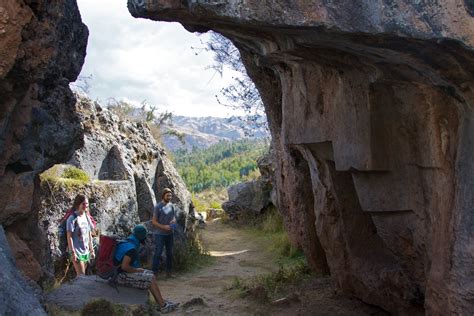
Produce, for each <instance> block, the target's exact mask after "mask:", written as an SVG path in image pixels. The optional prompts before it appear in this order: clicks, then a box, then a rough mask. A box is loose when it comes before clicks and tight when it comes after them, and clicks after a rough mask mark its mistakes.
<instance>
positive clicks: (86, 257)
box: [69, 253, 91, 263]
mask: <svg viewBox="0 0 474 316" xmlns="http://www.w3.org/2000/svg"><path fill="white" fill-rule="evenodd" d="M69 258H71V259H72V254H71V253H69ZM76 258H77V261H79V262H85V263H88V262H89V261H91V254H90V253H86V254H85V255H80V254H77V253H76Z"/></svg>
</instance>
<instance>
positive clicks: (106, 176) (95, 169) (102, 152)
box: [19, 96, 194, 276]
mask: <svg viewBox="0 0 474 316" xmlns="http://www.w3.org/2000/svg"><path fill="white" fill-rule="evenodd" d="M77 99H78V101H77V103H76V109H75V110H76V112H77V113H78V114H79V117H80V125H81V128H82V129H83V130H84V132H83V144H84V146H83V147H82V148H80V149H78V150H76V151H75V152H74V153H73V155H72V158H71V159H70V160H69V161H68V165H55V166H53V167H52V168H50V169H49V170H47V171H46V172H44V173H43V174H42V175H41V177H40V178H41V183H40V187H41V191H40V192H41V194H40V198H39V200H40V203H39V206H38V209H39V214H38V228H39V230H40V232H41V233H40V234H39V236H37V238H36V240H37V243H39V244H42V245H43V246H42V247H40V248H41V249H42V252H41V256H40V257H39V258H40V261H41V263H42V265H43V272H46V274H47V276H51V275H53V273H55V274H58V272H61V273H62V272H63V271H62V270H64V267H63V266H61V265H59V263H61V261H62V260H61V258H62V257H64V255H65V254H64V251H65V250H66V244H65V242H64V238H60V237H61V236H60V234H59V227H58V226H59V225H58V223H59V222H60V220H61V218H62V217H63V216H64V214H65V212H66V211H67V210H68V209H69V208H70V207H71V206H72V202H73V200H74V197H75V195H77V194H79V193H82V194H85V195H86V196H87V197H88V198H89V208H90V211H91V214H92V215H93V217H94V218H95V219H96V220H97V228H98V229H99V230H100V232H101V233H102V234H105V235H112V234H113V235H118V236H120V237H122V238H125V237H127V236H128V235H129V234H130V232H131V230H132V229H133V227H134V226H135V225H136V224H138V223H140V222H149V220H150V219H151V217H152V212H153V206H154V205H155V204H156V198H155V197H156V196H157V197H160V196H161V191H162V190H163V188H165V187H169V188H171V189H172V190H173V193H174V194H173V202H174V203H175V204H176V205H177V206H178V223H179V226H180V231H181V232H182V231H190V232H191V231H192V229H193V222H192V221H191V220H190V218H189V217H188V216H187V215H188V213H189V205H190V203H191V195H190V193H189V192H188V190H187V189H186V186H185V184H184V183H183V181H182V179H181V177H180V176H179V175H178V173H177V171H176V170H175V169H174V166H173V165H172V163H171V161H170V160H169V159H168V158H167V156H166V153H165V151H164V149H163V148H162V147H161V145H160V144H158V143H157V142H156V140H155V139H154V138H153V136H152V135H151V132H150V129H149V128H148V126H147V125H146V124H145V123H143V122H131V121H128V120H126V119H122V118H119V117H118V116H117V115H116V114H114V113H113V112H112V111H109V110H107V109H104V108H102V107H101V106H100V105H99V104H98V103H97V102H93V101H91V100H89V99H88V98H86V97H82V96H77ZM71 166H74V167H77V168H80V169H82V170H84V171H85V173H87V174H88V175H89V176H90V179H91V181H89V182H86V183H81V182H77V181H76V182H74V181H73V182H71V181H69V182H68V180H65V179H62V178H61V176H62V174H63V172H64V170H66V169H67V168H68V167H71ZM147 225H149V226H150V224H149V223H147ZM186 237H187V236H186V235H184V234H183V238H181V239H180V240H178V242H177V246H178V247H180V246H184V245H180V242H181V244H185V243H186ZM191 237H194V236H191ZM149 239H150V243H149V246H150V247H149V248H150V251H151V252H152V249H153V248H154V240H153V238H149ZM150 257H151V256H150ZM23 261H24V259H20V260H19V262H23ZM22 265H23V266H24V265H25V264H22ZM20 266H21V265H20ZM55 270H56V271H55Z"/></svg>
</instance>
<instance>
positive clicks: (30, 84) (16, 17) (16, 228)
mask: <svg viewBox="0 0 474 316" xmlns="http://www.w3.org/2000/svg"><path fill="white" fill-rule="evenodd" d="M87 36H88V31H87V28H86V26H85V25H84V24H83V23H82V22H81V18H80V15H79V11H78V9H77V4H76V1H75V0H65V1H43V0H35V1H32V0H3V1H1V2H0V224H2V225H4V227H5V230H6V231H7V237H8V240H9V242H10V243H11V246H12V252H13V254H14V256H15V258H16V259H17V261H18V260H20V259H21V260H23V261H22V262H21V263H19V265H20V267H22V269H23V270H24V271H27V272H28V273H27V274H28V276H29V277H31V278H33V279H35V280H37V279H38V278H39V277H40V275H41V273H40V266H41V264H40V263H39V262H38V261H37V258H39V256H40V253H41V247H40V246H39V245H38V244H37V242H36V240H35V237H36V236H38V234H39V233H40V232H39V231H38V216H37V214H38V210H37V208H35V207H34V204H35V201H36V200H37V197H38V192H39V186H38V181H35V179H37V175H38V173H40V172H41V171H43V170H45V169H47V168H49V167H50V166H52V165H53V164H54V163H56V162H64V161H66V160H68V159H69V157H70V156H71V154H72V153H73V152H74V150H75V149H76V148H78V147H79V146H81V138H80V137H78V136H80V134H81V129H80V126H79V120H78V117H77V114H76V111H75V108H74V105H75V99H74V96H73V94H72V92H71V91H70V89H69V82H71V81H74V80H75V79H76V77H77V75H78V74H79V72H80V70H81V67H82V64H83V61H84V56H85V53H86V43H87Z"/></svg>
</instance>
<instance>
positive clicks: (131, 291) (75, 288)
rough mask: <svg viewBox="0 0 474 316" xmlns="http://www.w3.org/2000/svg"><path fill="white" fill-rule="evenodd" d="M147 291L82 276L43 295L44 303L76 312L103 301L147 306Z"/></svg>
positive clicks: (91, 276)
mask: <svg viewBox="0 0 474 316" xmlns="http://www.w3.org/2000/svg"><path fill="white" fill-rule="evenodd" d="M148 296H149V293H148V290H140V289H135V288H130V287H124V286H118V287H117V288H114V287H112V286H110V285H109V284H108V283H107V281H105V280H102V279H100V278H98V277H96V276H93V275H84V276H81V277H79V278H76V279H74V280H72V281H70V282H67V283H64V284H62V285H61V286H60V287H58V288H57V289H55V290H53V291H51V292H50V293H48V294H46V295H45V302H46V303H47V304H48V305H49V304H51V305H55V306H57V307H60V308H61V309H62V310H66V311H69V312H77V311H80V310H82V308H83V307H84V305H86V304H87V303H88V302H90V301H93V300H98V299H105V300H107V301H109V302H111V303H114V304H122V305H139V306H144V307H145V306H148V305H147V304H148Z"/></svg>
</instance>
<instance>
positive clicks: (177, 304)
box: [165, 300, 179, 308]
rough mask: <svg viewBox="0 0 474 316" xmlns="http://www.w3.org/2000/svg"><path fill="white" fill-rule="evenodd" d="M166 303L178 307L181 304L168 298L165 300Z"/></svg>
mask: <svg viewBox="0 0 474 316" xmlns="http://www.w3.org/2000/svg"><path fill="white" fill-rule="evenodd" d="M165 303H168V304H170V305H172V306H173V307H174V308H177V307H178V306H179V303H173V302H172V301H168V300H165Z"/></svg>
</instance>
